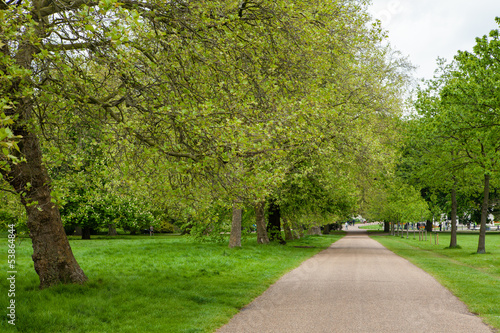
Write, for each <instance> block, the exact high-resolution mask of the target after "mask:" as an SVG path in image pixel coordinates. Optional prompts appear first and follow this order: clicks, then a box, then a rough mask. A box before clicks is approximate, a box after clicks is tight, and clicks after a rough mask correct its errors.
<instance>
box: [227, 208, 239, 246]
mask: <svg viewBox="0 0 500 333" xmlns="http://www.w3.org/2000/svg"><path fill="white" fill-rule="evenodd" d="M241 215H242V209H241V208H239V207H238V206H237V205H236V204H233V220H232V223H231V237H229V247H230V248H233V247H241Z"/></svg>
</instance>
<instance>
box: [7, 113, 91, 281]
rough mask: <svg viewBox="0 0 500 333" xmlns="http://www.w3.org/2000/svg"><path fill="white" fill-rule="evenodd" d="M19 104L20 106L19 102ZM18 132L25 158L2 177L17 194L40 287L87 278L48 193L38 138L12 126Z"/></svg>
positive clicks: (21, 128) (46, 174) (48, 179)
mask: <svg viewBox="0 0 500 333" xmlns="http://www.w3.org/2000/svg"><path fill="white" fill-rule="evenodd" d="M19 107H21V106H19ZM14 133H15V135H22V136H23V139H22V141H21V142H20V144H19V148H20V150H21V156H23V157H24V158H25V159H26V162H22V163H18V164H11V165H10V167H11V170H10V171H9V172H6V171H2V173H3V175H4V178H5V179H6V180H7V181H8V182H9V183H10V185H11V186H12V187H13V188H14V190H15V191H16V192H17V193H19V194H20V197H21V202H22V204H23V205H24V207H25V209H26V215H27V217H28V220H27V226H28V229H29V231H30V237H31V240H32V244H33V245H32V246H33V255H32V259H33V263H34V266H35V271H36V273H37V274H38V276H39V278H40V288H41V289H43V288H47V287H50V286H53V285H56V284H59V283H79V284H82V283H84V282H85V281H87V277H86V276H85V274H84V272H83V270H82V269H81V268H80V266H79V265H78V263H77V262H76V259H75V257H74V256H73V252H72V251H71V247H70V245H69V242H68V239H67V237H66V233H65V232H64V227H63V224H62V221H61V216H60V213H59V209H58V207H57V206H56V205H55V204H54V203H53V202H52V197H51V195H50V186H49V184H50V177H49V175H48V173H47V170H46V169H45V168H44V167H43V165H42V153H41V149H40V144H39V141H38V138H37V137H36V136H35V135H34V134H33V133H30V132H28V131H27V130H26V128H24V127H17V128H15V129H14Z"/></svg>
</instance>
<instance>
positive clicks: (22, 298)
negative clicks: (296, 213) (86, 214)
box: [0, 235, 342, 333]
mask: <svg viewBox="0 0 500 333" xmlns="http://www.w3.org/2000/svg"><path fill="white" fill-rule="evenodd" d="M341 237H342V236H341V235H329V236H309V237H306V238H304V239H301V240H298V241H293V242H289V243H288V244H287V245H286V246H281V245H277V244H270V245H260V246H259V245H257V244H256V241H255V238H254V237H253V238H252V239H248V240H244V241H243V247H242V248H238V249H229V248H227V244H211V243H197V242H194V241H192V240H190V239H188V238H185V237H180V236H163V235H158V236H156V235H155V236H154V237H149V236H134V237H130V236H128V237H127V236H117V237H116V238H113V239H111V238H109V237H96V238H95V239H93V240H90V241H89V240H77V239H72V240H71V241H70V243H71V246H72V249H73V252H74V254H75V257H76V258H77V260H78V262H79V263H80V265H81V267H82V268H83V270H84V271H85V273H86V274H87V276H88V277H89V282H88V283H87V284H85V285H83V286H79V285H59V286H56V287H53V288H49V289H46V290H41V291H40V290H38V284H39V281H38V276H37V275H36V273H35V271H34V268H33V262H32V260H31V253H32V248H31V242H30V240H29V239H22V240H20V239H18V240H17V248H16V256H17V258H16V260H17V267H16V268H17V272H18V273H17V277H16V278H17V279H16V297H15V300H16V315H17V320H16V326H15V327H13V326H12V325H9V324H8V323H7V317H6V310H4V315H2V320H1V321H0V331H2V332H13V331H20V332H38V333H41V332H212V331H213V330H214V329H216V328H218V327H220V326H222V325H223V324H224V323H226V322H227V321H228V320H229V319H230V318H231V317H232V316H233V315H234V314H236V313H237V312H238V311H239V310H240V309H241V308H242V307H243V306H245V305H246V304H248V303H249V302H251V300H252V299H254V298H255V297H257V296H258V295H260V294H261V293H262V292H263V291H264V290H266V289H267V288H268V286H269V285H271V284H272V283H273V282H275V281H276V280H277V279H278V278H279V277H281V276H282V275H283V274H284V273H286V272H288V271H290V270H291V269H293V268H295V267H297V266H298V265H299V264H300V263H301V262H302V261H303V260H305V259H307V258H309V257H311V256H312V255H314V254H316V253H318V252H319V251H321V250H322V249H324V248H326V247H327V246H329V245H330V244H331V243H333V242H334V241H336V240H338V239H339V238H341ZM294 246H306V247H301V248H297V247H294ZM0 260H1V262H2V270H3V271H4V272H6V271H7V270H8V269H7V240H6V237H5V235H4V236H3V237H2V239H1V243H0ZM0 285H1V287H2V288H1V290H2V293H3V295H1V296H0V306H1V307H2V308H3V309H6V307H7V302H8V299H9V298H8V297H7V289H8V288H7V286H8V285H7V280H6V279H5V278H2V279H1V281H0Z"/></svg>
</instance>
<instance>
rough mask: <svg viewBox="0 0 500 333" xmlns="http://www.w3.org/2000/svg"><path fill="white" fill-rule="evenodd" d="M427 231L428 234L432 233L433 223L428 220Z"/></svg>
mask: <svg viewBox="0 0 500 333" xmlns="http://www.w3.org/2000/svg"><path fill="white" fill-rule="evenodd" d="M425 230H427V232H432V221H431V220H427V221H426V222H425Z"/></svg>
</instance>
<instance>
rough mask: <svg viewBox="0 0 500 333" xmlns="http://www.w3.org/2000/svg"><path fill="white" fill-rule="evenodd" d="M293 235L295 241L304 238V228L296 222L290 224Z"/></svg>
mask: <svg viewBox="0 0 500 333" xmlns="http://www.w3.org/2000/svg"><path fill="white" fill-rule="evenodd" d="M292 227H293V233H294V237H295V238H296V239H300V238H302V237H304V228H303V227H302V225H300V224H298V223H297V221H294V222H292Z"/></svg>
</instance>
